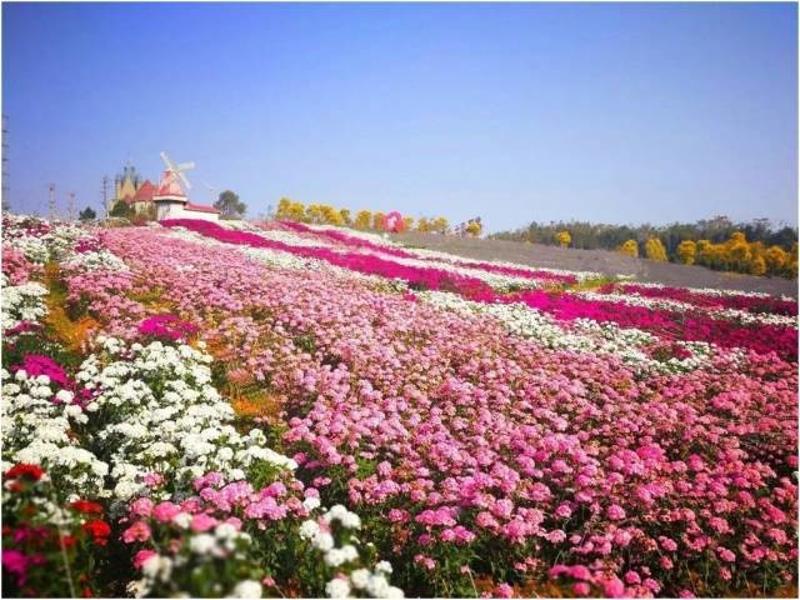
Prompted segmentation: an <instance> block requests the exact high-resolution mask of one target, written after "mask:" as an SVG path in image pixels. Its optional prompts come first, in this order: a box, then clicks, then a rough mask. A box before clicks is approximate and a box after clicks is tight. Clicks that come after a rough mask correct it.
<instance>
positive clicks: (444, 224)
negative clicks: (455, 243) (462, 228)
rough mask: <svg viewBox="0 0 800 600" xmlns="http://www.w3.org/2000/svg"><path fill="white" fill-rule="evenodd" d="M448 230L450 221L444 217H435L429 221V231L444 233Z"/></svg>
mask: <svg viewBox="0 0 800 600" xmlns="http://www.w3.org/2000/svg"><path fill="white" fill-rule="evenodd" d="M449 230H450V223H448V221H447V219H445V218H444V217H436V218H435V219H434V220H433V221H431V231H435V232H436V233H441V234H445V233H447V232H448V231H449Z"/></svg>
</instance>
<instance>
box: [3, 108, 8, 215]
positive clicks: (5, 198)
mask: <svg viewBox="0 0 800 600" xmlns="http://www.w3.org/2000/svg"><path fill="white" fill-rule="evenodd" d="M2 172H3V173H2V177H3V187H2V194H3V207H4V208H5V207H6V206H8V115H3V169H2Z"/></svg>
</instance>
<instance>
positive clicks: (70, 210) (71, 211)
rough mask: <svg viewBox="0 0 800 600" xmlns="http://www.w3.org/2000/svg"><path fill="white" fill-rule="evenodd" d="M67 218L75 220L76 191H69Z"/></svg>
mask: <svg viewBox="0 0 800 600" xmlns="http://www.w3.org/2000/svg"><path fill="white" fill-rule="evenodd" d="M67 219H69V220H70V221H74V220H75V192H70V193H69V203H68V204H67Z"/></svg>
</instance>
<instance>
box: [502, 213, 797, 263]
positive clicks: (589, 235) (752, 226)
mask: <svg viewBox="0 0 800 600" xmlns="http://www.w3.org/2000/svg"><path fill="white" fill-rule="evenodd" d="M561 231H569V233H570V236H571V238H572V240H571V243H570V247H572V248H581V249H584V250H597V249H604V250H616V249H617V248H619V247H620V246H621V245H622V244H624V243H625V242H626V241H628V240H631V239H633V240H636V241H637V242H639V243H640V244H644V243H645V242H646V241H647V240H649V239H651V238H659V239H660V240H661V241H662V242H663V244H664V247H665V248H666V250H667V255H668V256H669V257H670V259H676V258H677V249H678V245H679V244H680V243H681V242H682V241H684V240H693V241H699V240H708V241H710V242H712V243H714V244H721V243H723V242H725V241H726V240H728V239H730V237H731V236H732V235H733V234H734V233H735V232H737V231H741V232H742V233H744V235H745V237H746V238H747V241H748V242H761V243H762V244H764V245H765V246H780V247H781V248H783V249H784V250H786V251H787V252H790V251H792V246H793V244H796V243H797V229H796V228H792V227H782V228H780V229H774V228H773V227H772V225H771V223H770V221H769V219H756V220H754V221H752V222H750V223H734V222H733V221H731V220H730V219H729V218H728V217H724V216H722V217H714V218H713V219H703V220H701V221H697V223H674V224H672V225H662V226H659V227H656V226H653V225H648V224H645V225H638V226H636V227H634V226H631V225H604V224H602V223H588V222H585V221H570V222H564V221H559V222H557V223H556V222H550V223H548V224H544V223H537V222H536V221H534V222H533V223H531V224H530V225H528V227H525V228H522V229H518V230H516V231H502V232H500V233H495V234H493V235H492V236H491V237H493V238H497V239H501V240H516V241H528V242H534V243H537V244H549V245H552V246H558V245H559V242H558V240H557V239H556V235H557V234H558V233H559V232H561Z"/></svg>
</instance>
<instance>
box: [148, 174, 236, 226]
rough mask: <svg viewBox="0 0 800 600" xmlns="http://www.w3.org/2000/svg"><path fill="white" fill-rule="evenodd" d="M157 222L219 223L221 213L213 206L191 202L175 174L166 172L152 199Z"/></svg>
mask: <svg viewBox="0 0 800 600" xmlns="http://www.w3.org/2000/svg"><path fill="white" fill-rule="evenodd" d="M152 202H153V204H154V205H155V207H156V209H155V213H156V214H155V218H156V221H163V220H165V219H202V220H204V221H219V215H220V212H219V211H218V210H217V209H216V208H214V207H213V206H208V205H204V204H193V203H192V202H189V199H188V198H187V197H186V194H185V193H184V192H183V188H182V187H181V185H180V183H178V178H177V176H176V175H175V173H174V172H173V171H171V170H169V169H167V170H166V171H164V174H163V175H162V176H161V182H160V183H159V185H158V189H157V190H156V191H155V194H154V195H153V197H152Z"/></svg>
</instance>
